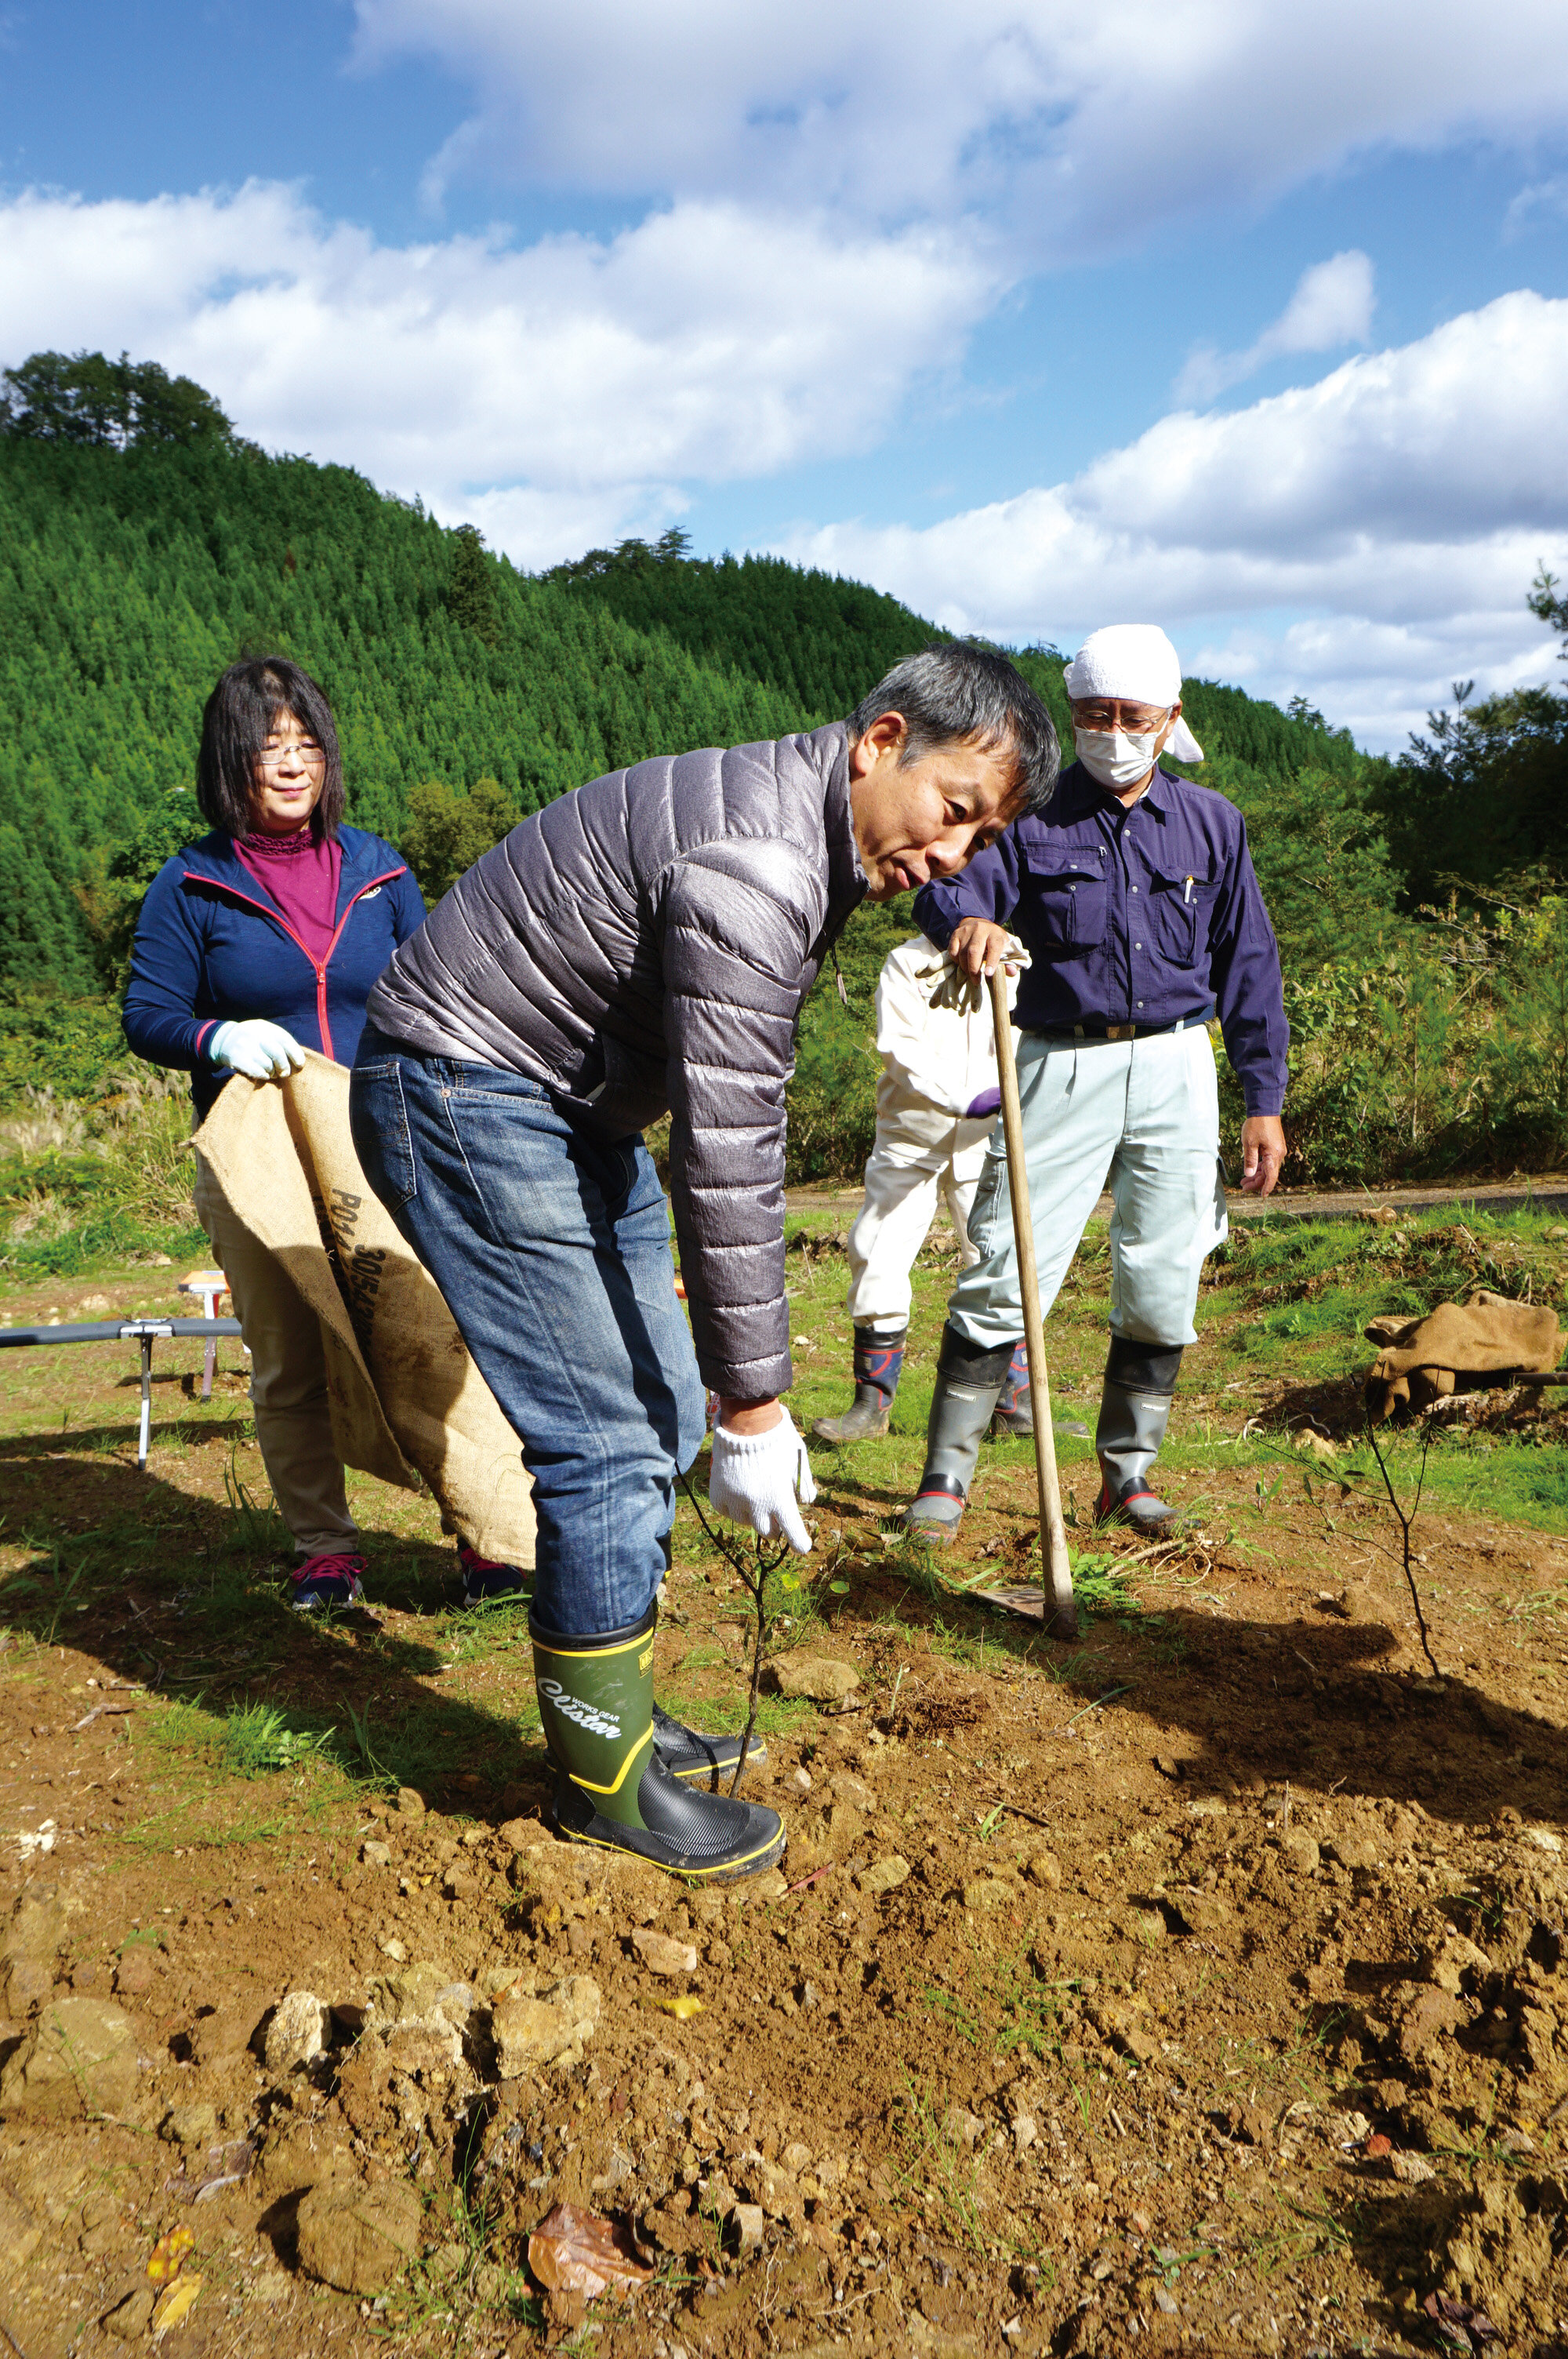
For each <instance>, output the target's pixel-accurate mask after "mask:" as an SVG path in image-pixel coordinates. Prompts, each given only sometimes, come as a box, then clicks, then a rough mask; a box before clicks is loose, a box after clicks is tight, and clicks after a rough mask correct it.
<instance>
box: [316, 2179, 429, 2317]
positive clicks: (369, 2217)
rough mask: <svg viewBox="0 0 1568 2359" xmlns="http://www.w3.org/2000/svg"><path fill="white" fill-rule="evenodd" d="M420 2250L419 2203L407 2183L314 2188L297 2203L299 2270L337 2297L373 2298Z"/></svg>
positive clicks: (391, 2182)
mask: <svg viewBox="0 0 1568 2359" xmlns="http://www.w3.org/2000/svg"><path fill="white" fill-rule="evenodd" d="M418 2247H419V2198H418V2196H417V2194H416V2192H415V2190H414V2189H413V2188H412V2187H410V2186H409V2184H408V2183H407V2181H406V2180H395V2179H393V2180H383V2182H382V2183H381V2185H380V2186H378V2187H344V2186H341V2185H338V2186H333V2185H331V2184H328V2185H327V2186H324V2187H312V2188H311V2189H310V2190H309V2191H308V2193H307V2194H305V2195H303V2196H301V2198H300V2201H299V2266H300V2267H301V2268H302V2269H303V2270H304V2271H305V2272H306V2275H307V2276H308V2277H317V2278H319V2280H320V2282H321V2283H322V2284H323V2285H330V2286H336V2287H337V2288H338V2290H339V2292H340V2293H356V2294H360V2295H362V2296H372V2295H375V2294H378V2293H380V2292H381V2291H382V2290H383V2289H384V2287H386V2286H388V2285H390V2283H391V2282H392V2279H393V2278H394V2277H395V2276H396V2275H397V2272H398V2271H399V2269H401V2268H402V2267H404V2265H405V2263H406V2262H407V2261H411V2260H412V2259H413V2257H414V2256H415V2254H416V2251H417V2250H418Z"/></svg>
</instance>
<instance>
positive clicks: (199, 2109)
mask: <svg viewBox="0 0 1568 2359" xmlns="http://www.w3.org/2000/svg"><path fill="white" fill-rule="evenodd" d="M217 2135H218V2113H217V2108H216V2107H215V2106H213V2105H171V2106H170V2107H169V2109H168V2113H167V2114H165V2115H164V2117H163V2120H162V2122H161V2123H160V2125H159V2126H158V2136H159V2137H162V2138H168V2141H169V2143H170V2144H171V2145H173V2146H206V2145H207V2144H208V2143H209V2142H210V2140H211V2139H212V2138H215V2137H216V2136H217Z"/></svg>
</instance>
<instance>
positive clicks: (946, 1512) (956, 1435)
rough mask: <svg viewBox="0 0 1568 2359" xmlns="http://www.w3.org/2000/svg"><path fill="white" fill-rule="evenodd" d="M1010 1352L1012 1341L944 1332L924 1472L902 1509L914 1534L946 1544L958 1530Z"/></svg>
mask: <svg viewBox="0 0 1568 2359" xmlns="http://www.w3.org/2000/svg"><path fill="white" fill-rule="evenodd" d="M1012 1351H1013V1347H1012V1345H1011V1343H970V1341H969V1339H968V1336H967V1335H960V1334H959V1333H958V1332H957V1328H955V1327H951V1326H948V1327H945V1328H944V1329H943V1330H942V1349H941V1352H940V1353H939V1354H938V1356H937V1361H936V1389H935V1392H934V1393H933V1394H932V1396H931V1422H930V1424H929V1425H928V1426H927V1427H926V1429H925V1473H924V1474H922V1476H921V1478H920V1489H919V1491H918V1492H917V1493H916V1495H915V1496H914V1499H913V1500H912V1501H911V1503H910V1505H909V1506H907V1507H906V1508H905V1509H904V1511H903V1526H904V1529H905V1531H907V1532H912V1533H914V1535H915V1537H916V1538H920V1539H925V1540H935V1541H936V1542H937V1543H938V1544H944V1543H946V1541H948V1540H950V1539H952V1538H953V1537H954V1536H955V1534H956V1533H957V1528H958V1522H959V1518H960V1517H962V1515H963V1512H964V1502H965V1500H966V1499H967V1498H968V1495H969V1485H970V1484H971V1483H972V1482H973V1481H974V1479H975V1467H976V1465H977V1463H978V1462H979V1454H980V1442H981V1440H982V1438H983V1437H984V1434H985V1430H986V1428H987V1426H988V1425H989V1423H990V1419H991V1411H992V1410H993V1409H994V1408H995V1407H996V1405H997V1397H998V1395H999V1394H1000V1391H1001V1387H1002V1384H1003V1381H1004V1379H1005V1377H1006V1375H1007V1371H1008V1364H1009V1363H1010V1362H1011V1358H1012Z"/></svg>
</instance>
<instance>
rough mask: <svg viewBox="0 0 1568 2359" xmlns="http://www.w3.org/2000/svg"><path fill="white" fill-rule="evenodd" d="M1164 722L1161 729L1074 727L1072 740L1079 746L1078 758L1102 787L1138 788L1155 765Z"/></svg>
mask: <svg viewBox="0 0 1568 2359" xmlns="http://www.w3.org/2000/svg"><path fill="white" fill-rule="evenodd" d="M1163 728H1164V723H1163V722H1162V723H1161V724H1160V728H1159V729H1140V730H1138V731H1136V732H1135V733H1133V732H1129V731H1128V730H1125V729H1075V730H1074V732H1073V743H1074V745H1076V747H1077V749H1078V759H1079V761H1080V762H1081V763H1082V764H1083V766H1084V767H1085V769H1086V770H1087V772H1088V774H1089V776H1090V777H1091V778H1098V780H1099V782H1100V784H1101V786H1102V787H1135V786H1136V785H1137V784H1138V781H1139V779H1140V778H1145V777H1148V775H1149V773H1150V771H1151V770H1152V768H1153V766H1154V748H1155V746H1156V745H1158V744H1159V743H1160V737H1161V734H1162V730H1163Z"/></svg>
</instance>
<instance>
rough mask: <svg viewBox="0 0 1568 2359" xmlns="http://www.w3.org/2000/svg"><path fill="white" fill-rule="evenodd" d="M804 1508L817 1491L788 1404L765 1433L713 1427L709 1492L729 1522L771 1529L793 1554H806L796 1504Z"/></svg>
mask: <svg viewBox="0 0 1568 2359" xmlns="http://www.w3.org/2000/svg"><path fill="white" fill-rule="evenodd" d="M797 1492H798V1493H799V1496H800V1503H801V1506H807V1507H809V1506H810V1505H811V1503H812V1501H813V1499H815V1498H816V1484H815V1482H814V1481H813V1480H812V1474H811V1461H810V1459H809V1458H808V1457H807V1456H806V1443H805V1442H804V1441H803V1440H802V1439H801V1436H800V1433H799V1431H798V1430H797V1429H796V1427H795V1419H793V1418H792V1417H791V1415H790V1413H789V1411H788V1409H787V1408H781V1409H780V1411H779V1421H778V1423H777V1425H770V1426H769V1428H768V1430H767V1431H766V1432H765V1433H731V1432H730V1430H729V1429H728V1428H727V1427H726V1426H723V1425H716V1426H715V1427H714V1429H713V1463H712V1466H711V1468H710V1469H709V1472H708V1498H709V1499H710V1500H711V1501H712V1503H713V1505H714V1506H716V1507H717V1508H718V1510H719V1514H720V1515H721V1516H728V1517H729V1518H730V1522H731V1523H733V1524H749V1525H750V1526H751V1527H752V1531H754V1532H756V1533H759V1534H760V1535H761V1537H762V1538H763V1539H765V1540H767V1539H772V1538H773V1537H774V1536H775V1534H776V1535H777V1536H778V1537H779V1538H781V1539H786V1540H788V1542H789V1544H790V1546H791V1548H792V1549H794V1550H795V1554H796V1555H797V1556H809V1555H810V1553H811V1534H810V1533H809V1532H808V1531H807V1530H806V1525H805V1523H804V1522H803V1520H802V1517H801V1513H800V1506H797V1505H796V1504H795V1495H796V1493H797Z"/></svg>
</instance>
